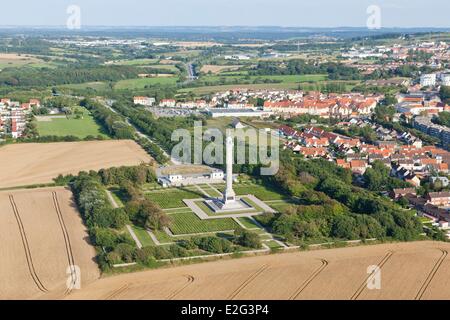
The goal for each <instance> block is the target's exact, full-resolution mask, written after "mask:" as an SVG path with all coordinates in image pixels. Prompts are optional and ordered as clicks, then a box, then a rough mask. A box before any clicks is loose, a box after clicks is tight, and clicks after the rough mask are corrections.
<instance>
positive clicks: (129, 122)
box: [97, 100, 181, 165]
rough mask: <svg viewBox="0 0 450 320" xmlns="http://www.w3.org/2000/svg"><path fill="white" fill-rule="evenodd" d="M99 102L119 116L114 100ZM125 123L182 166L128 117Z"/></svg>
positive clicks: (173, 162)
mask: <svg viewBox="0 0 450 320" xmlns="http://www.w3.org/2000/svg"><path fill="white" fill-rule="evenodd" d="M97 101H98V102H100V103H101V104H103V105H104V106H105V107H107V108H108V109H110V110H111V111H112V112H114V113H117V114H119V113H118V112H117V111H116V110H115V109H114V108H113V107H112V105H113V104H114V101H113V100H106V101H104V100H97ZM125 121H126V123H127V124H128V125H129V126H131V127H133V128H134V130H135V131H136V134H137V135H138V136H139V137H140V138H144V139H147V140H149V141H150V142H152V143H154V144H155V145H157V146H158V147H159V148H160V150H161V151H162V152H163V154H164V155H165V156H166V157H167V158H169V159H171V160H170V161H171V163H172V164H175V165H180V164H181V162H180V161H178V160H176V159H173V158H172V157H171V156H170V155H169V154H168V153H167V152H166V151H165V150H164V149H163V148H162V147H161V146H160V145H159V144H158V143H157V142H155V141H154V140H153V139H152V138H150V137H149V136H148V135H146V134H144V133H143V132H142V131H140V130H139V129H138V128H137V127H136V126H135V125H134V124H132V123H131V121H130V119H129V118H128V117H125Z"/></svg>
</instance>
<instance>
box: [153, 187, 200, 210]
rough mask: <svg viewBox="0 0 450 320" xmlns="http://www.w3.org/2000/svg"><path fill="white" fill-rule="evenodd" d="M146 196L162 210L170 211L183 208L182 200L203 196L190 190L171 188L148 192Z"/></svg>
mask: <svg viewBox="0 0 450 320" xmlns="http://www.w3.org/2000/svg"><path fill="white" fill-rule="evenodd" d="M146 196H147V197H148V198H149V199H150V200H152V201H153V202H155V203H156V204H158V205H159V206H160V207H161V208H162V209H171V208H181V207H185V206H186V205H185V204H184V202H183V199H197V198H202V197H203V194H202V193H200V192H199V191H194V190H191V189H179V188H173V189H163V190H156V191H152V192H148V193H146Z"/></svg>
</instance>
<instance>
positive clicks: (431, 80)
mask: <svg viewBox="0 0 450 320" xmlns="http://www.w3.org/2000/svg"><path fill="white" fill-rule="evenodd" d="M435 85H436V74H434V73H430V74H424V75H422V76H421V77H420V86H421V87H434V86H435Z"/></svg>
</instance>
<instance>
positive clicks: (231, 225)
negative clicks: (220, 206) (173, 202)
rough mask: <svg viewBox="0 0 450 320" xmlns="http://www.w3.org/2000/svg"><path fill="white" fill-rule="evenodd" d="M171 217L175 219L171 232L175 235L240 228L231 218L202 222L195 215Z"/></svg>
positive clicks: (183, 214) (185, 214)
mask: <svg viewBox="0 0 450 320" xmlns="http://www.w3.org/2000/svg"><path fill="white" fill-rule="evenodd" d="M170 217H171V218H172V219H173V221H172V224H171V226H170V230H171V231H172V232H173V234H175V235H178V234H192V233H202V232H218V231H228V230H235V229H238V228H239V225H238V224H237V223H236V222H235V221H234V220H233V219H231V218H225V219H212V220H201V219H200V218H199V217H197V216H196V215H195V213H176V214H173V215H170Z"/></svg>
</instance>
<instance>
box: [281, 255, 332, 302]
mask: <svg viewBox="0 0 450 320" xmlns="http://www.w3.org/2000/svg"><path fill="white" fill-rule="evenodd" d="M320 261H321V262H322V265H321V266H320V267H319V268H317V269H316V270H315V271H314V272H313V273H312V274H311V275H310V276H309V277H308V279H306V280H305V281H304V282H303V283H302V285H301V286H300V287H298V288H297V290H295V292H294V293H293V294H292V295H291V296H290V297H289V300H295V299H297V298H298V296H299V295H300V294H301V293H302V292H303V290H305V289H306V288H307V287H308V286H309V285H310V284H311V282H313V281H314V279H315V278H317V276H318V275H319V274H320V273H321V272H322V271H323V270H324V269H325V268H326V267H327V266H328V264H329V262H328V261H327V260H325V259H321V260H320Z"/></svg>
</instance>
